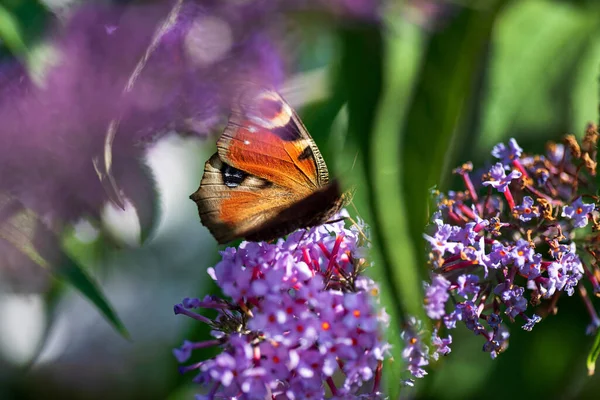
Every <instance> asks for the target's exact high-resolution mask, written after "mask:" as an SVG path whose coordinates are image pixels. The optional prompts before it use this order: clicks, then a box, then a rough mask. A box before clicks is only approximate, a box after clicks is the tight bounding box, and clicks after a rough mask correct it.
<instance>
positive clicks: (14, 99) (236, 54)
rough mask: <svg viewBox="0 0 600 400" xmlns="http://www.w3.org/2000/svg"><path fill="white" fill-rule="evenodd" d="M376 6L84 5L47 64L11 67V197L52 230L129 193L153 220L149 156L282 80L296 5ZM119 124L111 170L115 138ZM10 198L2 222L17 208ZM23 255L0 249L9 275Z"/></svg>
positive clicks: (6, 84)
mask: <svg viewBox="0 0 600 400" xmlns="http://www.w3.org/2000/svg"><path fill="white" fill-rule="evenodd" d="M377 4H378V2H377V1H375V0H355V1H348V0H335V1H333V2H325V1H322V0H309V1H306V2H305V1H301V2H285V1H265V0H253V1H244V2H235V1H227V2H224V1H223V2H214V1H192V0H185V1H181V2H178V1H169V2H153V3H151V4H128V5H115V4H87V5H83V6H80V7H78V8H75V9H73V10H72V12H71V13H70V15H69V16H68V18H67V19H64V20H56V21H55V24H54V26H53V27H52V31H51V34H50V35H49V36H48V40H47V44H48V48H51V49H52V50H51V51H47V53H45V54H47V56H46V57H43V58H42V57H40V59H42V60H43V61H44V62H42V63H41V64H43V68H39V69H40V71H38V70H37V69H36V71H35V74H34V72H32V71H29V72H28V71H26V70H25V68H23V67H22V66H20V65H18V64H16V63H15V62H5V63H4V64H3V65H1V66H0V90H1V91H2V95H1V96H0V119H1V120H2V128H1V130H0V140H1V141H2V146H1V148H2V149H3V150H0V174H1V175H2V181H1V182H0V192H1V193H2V196H3V197H5V198H7V199H9V200H10V201H11V202H16V203H18V204H19V209H25V210H31V211H33V212H34V213H35V214H36V215H37V216H39V217H40V219H41V220H43V221H44V222H45V223H47V224H48V225H49V227H51V229H50V231H58V230H59V229H60V227H62V226H64V224H65V223H71V222H74V221H76V220H78V219H79V218H81V217H86V218H91V219H95V218H98V217H99V215H100V211H101V209H102V206H103V205H104V204H105V203H106V202H107V201H113V202H115V203H116V204H118V205H120V206H122V205H123V204H122V203H123V200H124V199H126V200H128V201H129V202H130V203H131V204H132V205H133V206H134V207H135V208H136V211H137V214H138V216H139V218H140V220H141V222H142V224H144V221H150V220H152V218H153V213H154V210H155V207H154V201H156V193H155V191H154V184H153V180H152V177H151V174H150V173H149V171H148V170H147V168H146V166H145V165H144V163H143V157H144V152H145V151H146V149H147V148H148V146H149V145H151V144H152V143H154V142H155V141H156V140H157V139H158V138H160V137H161V136H162V135H164V134H165V133H168V132H170V131H173V130H175V131H177V132H183V133H191V134H196V135H200V136H203V137H205V136H207V135H209V134H211V133H214V132H215V129H216V128H217V127H218V126H219V124H221V123H222V122H223V121H224V118H225V117H226V116H227V114H228V112H229V110H230V105H231V102H232V99H233V98H234V96H235V93H236V91H238V90H239V86H241V85H244V84H245V83H252V84H254V85H262V86H266V87H273V88H278V87H279V86H281V84H282V83H283V81H284V78H285V65H286V63H287V62H286V61H287V60H286V59H285V57H284V56H283V54H284V52H283V49H284V45H285V44H286V43H285V33H286V27H287V26H286V24H285V21H286V20H285V17H286V13H287V12H288V11H294V10H298V9H303V8H310V9H314V10H317V11H320V12H331V11H332V10H333V9H334V8H335V12H336V14H339V15H340V16H348V15H352V16H354V17H357V18H366V19H368V20H371V19H372V18H373V15H375V14H376V10H377ZM332 7H333V8H332ZM167 16H173V18H172V19H171V20H168V19H167ZM159 28H160V29H159ZM36 68H37V66H36ZM115 121H117V122H118V123H117V124H116V125H115V126H116V127H117V129H116V131H115V135H114V141H113V142H112V145H111V146H110V147H109V148H110V156H111V164H110V170H108V166H107V165H105V162H104V160H105V156H106V154H105V141H106V137H107V131H108V127H109V124H111V123H114V122H115ZM4 205H5V202H4V201H2V202H0V216H2V215H4V214H8V215H7V216H6V218H0V223H2V224H4V223H5V221H6V219H7V218H10V217H11V216H12V215H13V214H10V213H9V211H10V208H9V207H7V208H5V207H4ZM0 229H4V228H2V225H0ZM30 240H32V238H30ZM39 242H40V243H42V242H47V243H50V242H54V240H53V239H50V238H39ZM7 246H10V244H7ZM13 253H15V252H10V251H9V252H1V254H0V266H2V267H1V268H0V271H2V270H5V271H7V272H6V273H3V272H0V277H1V278H6V277H7V276H10V275H11V273H10V272H8V270H9V268H13V267H12V265H13V264H15V263H16V264H19V263H26V262H28V259H27V257H23V256H21V252H17V253H15V254H16V255H17V256H19V257H18V258H20V261H15V259H14V256H15V254H13ZM49 261H50V264H52V260H49Z"/></svg>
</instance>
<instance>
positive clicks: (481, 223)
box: [411, 125, 600, 377]
mask: <svg viewBox="0 0 600 400" xmlns="http://www.w3.org/2000/svg"><path fill="white" fill-rule="evenodd" d="M597 138H598V133H597V130H596V127H595V126H592V125H590V126H589V128H588V130H587V132H586V135H585V137H584V139H583V141H582V144H581V145H580V144H579V143H578V142H577V141H576V140H575V138H574V137H572V136H568V137H567V138H566V139H565V141H564V143H561V144H555V143H551V144H549V146H548V153H547V155H545V156H544V155H527V154H525V153H523V149H521V147H519V145H518V144H517V142H516V140H514V139H510V141H509V142H508V144H507V145H506V144H503V143H501V144H498V145H496V146H495V147H494V149H493V150H492V155H493V156H494V157H495V158H496V159H497V162H495V164H493V165H492V166H491V168H489V170H488V171H487V172H485V173H484V174H483V176H482V179H481V181H480V182H474V181H473V180H472V179H471V178H472V173H471V171H472V165H471V164H470V163H467V164H464V165H463V166H461V167H460V168H457V169H456V170H455V171H454V172H455V173H456V174H458V175H459V176H460V177H461V178H462V180H463V182H464V184H465V190H463V191H456V192H450V193H448V194H439V195H438V209H437V211H436V212H435V213H434V215H433V218H432V222H433V223H432V226H431V228H432V229H431V231H430V232H429V233H428V234H425V235H424V238H425V240H426V243H427V247H428V253H429V262H430V265H431V268H432V269H431V272H430V273H431V280H430V281H429V282H425V283H424V289H425V298H424V307H425V311H426V314H427V316H428V317H429V318H430V319H432V320H433V324H434V326H435V327H436V329H439V330H443V329H446V330H447V329H453V328H455V327H456V326H457V324H458V323H462V324H464V325H465V326H466V327H467V328H468V329H469V330H471V331H473V332H474V333H475V334H476V335H478V336H481V337H482V338H483V339H484V344H483V350H484V351H486V352H488V353H490V355H491V356H492V358H495V357H496V356H497V355H498V354H499V353H500V352H502V351H503V350H505V349H506V347H507V346H508V338H509V331H508V327H507V323H508V322H511V323H512V322H515V321H520V324H521V326H522V328H523V329H525V330H527V331H530V330H532V329H533V327H534V326H535V325H536V324H537V323H539V322H540V321H541V320H542V317H544V316H546V315H548V314H549V313H552V312H554V310H555V305H556V302H557V301H558V299H559V297H560V296H561V295H564V294H566V295H568V296H571V295H573V294H574V293H575V290H579V294H580V295H581V296H582V298H583V300H584V303H585V305H586V307H587V309H588V311H589V312H590V316H591V319H592V325H591V328H590V329H589V330H590V331H593V330H594V329H596V328H597V327H598V321H599V319H598V316H597V314H596V311H595V310H594V307H593V306H592V304H591V300H590V299H589V298H588V296H587V294H586V293H587V292H586V290H585V289H584V288H583V282H584V279H583V278H584V277H585V278H587V279H586V281H588V282H589V284H591V286H592V289H593V292H594V293H595V294H599V293H600V285H599V284H598V277H599V276H600V269H598V268H597V267H596V264H597V262H596V261H597V260H598V257H597V255H596V248H597V244H596V243H597V238H596V236H597V235H596V234H594V233H593V232H597V231H598V230H599V227H600V226H599V224H598V222H597V221H598V215H599V214H598V211H597V207H596V203H597V202H598V198H597V197H596V196H594V195H589V194H587V193H590V192H591V193H593V191H594V189H593V186H592V185H591V182H592V179H591V177H593V176H594V175H595V169H596V162H595V159H596V150H595V148H596V142H597ZM590 221H591V222H592V229H589V228H587V229H582V228H585V227H586V226H588V224H590ZM590 233H591V235H590ZM575 239H577V240H575ZM576 243H577V244H576ZM586 260H591V262H589V263H588V261H586ZM436 341H439V340H438V339H436ZM420 349H422V348H420V347H418V345H417V344H416V343H415V345H414V346H413V348H412V350H411V351H413V353H414V354H415V356H414V359H415V360H416V361H415V363H414V368H415V372H416V373H414V374H413V375H414V376H415V377H419V375H422V374H423V373H424V371H423V370H422V366H423V365H425V364H426V362H425V360H426V358H424V357H421V358H419V356H418V355H417V354H421V353H424V352H423V351H422V350H420ZM425 353H426V352H425Z"/></svg>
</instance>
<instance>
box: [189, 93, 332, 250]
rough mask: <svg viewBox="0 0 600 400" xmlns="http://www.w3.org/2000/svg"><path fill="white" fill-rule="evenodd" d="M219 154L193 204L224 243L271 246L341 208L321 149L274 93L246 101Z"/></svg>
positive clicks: (221, 141) (221, 142)
mask: <svg viewBox="0 0 600 400" xmlns="http://www.w3.org/2000/svg"><path fill="white" fill-rule="evenodd" d="M217 148H218V151H217V153H215V154H214V155H213V156H212V157H211V158H210V159H209V160H208V161H207V162H206V164H205V171H204V175H203V177H202V181H201V183H200V188H199V189H198V191H196V192H195V193H194V194H193V195H192V196H190V197H191V198H192V199H193V200H194V201H195V202H196V203H197V205H198V210H199V213H200V219H201V221H202V223H203V224H204V225H205V226H206V227H208V229H209V230H210V231H211V233H212V234H213V236H214V237H215V238H216V239H217V241H218V242H219V243H226V242H229V241H231V240H233V239H235V238H238V237H246V238H248V239H250V240H269V239H273V238H275V237H278V236H282V235H285V234H287V233H289V232H291V231H293V230H294V229H297V228H299V227H308V226H313V225H317V224H319V223H322V222H325V220H326V219H327V218H329V216H330V215H332V214H333V213H335V212H336V211H337V210H339V208H340V207H341V206H342V200H341V196H340V193H339V188H338V186H337V183H335V184H330V183H329V174H328V171H327V167H326V165H325V162H324V160H323V157H322V156H321V153H320V152H319V149H318V148H317V146H316V144H315V143H314V141H313V140H312V138H311V137H310V135H309V134H308V132H307V131H306V128H305V127H304V126H303V125H302V123H301V122H300V119H299V118H298V116H297V115H296V113H295V112H294V111H293V110H292V108H291V107H290V106H289V105H288V104H287V103H286V102H285V101H284V100H283V99H282V98H281V97H280V96H279V95H278V94H277V93H275V92H272V91H260V92H258V94H255V95H254V96H253V97H251V98H250V99H245V100H242V101H240V103H238V106H236V108H234V109H233V114H232V116H231V118H230V121H229V123H228V126H227V127H226V129H225V131H224V133H223V134H222V135H221V137H220V139H219V140H218V142H217Z"/></svg>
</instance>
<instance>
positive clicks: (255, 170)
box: [217, 90, 329, 195]
mask: <svg viewBox="0 0 600 400" xmlns="http://www.w3.org/2000/svg"><path fill="white" fill-rule="evenodd" d="M217 148H218V153H219V156H220V157H221V159H222V160H223V162H225V163H227V164H229V165H231V166H233V167H235V168H238V169H240V170H242V171H245V172H247V173H249V174H252V175H255V176H259V177H261V178H264V179H266V180H268V181H269V182H273V183H274V184H275V185H278V186H281V187H287V188H290V189H293V192H294V193H297V194H298V195H306V194H308V193H310V192H312V191H313V190H316V189H317V188H319V187H322V186H324V185H326V184H327V182H328V181H329V172H328V171H327V166H326V165H325V161H324V160H323V156H322V155H321V152H320V151H319V148H318V147H317V145H316V144H315V141H314V140H313V139H312V137H311V136H310V135H309V134H308V131H307V130H306V128H305V127H304V125H303V124H302V122H301V121H300V118H299V117H298V115H297V114H296V112H295V111H294V110H293V109H292V108H291V107H290V105H289V104H287V103H286V102H285V101H284V100H283V99H282V98H281V96H279V94H277V93H276V92H274V91H268V90H263V91H260V92H258V93H254V92H253V91H250V92H249V93H246V94H245V95H244V96H240V99H239V101H238V102H237V103H236V107H235V108H234V109H233V113H232V116H231V118H230V122H229V124H228V126H227V128H225V131H224V132H223V134H222V135H221V137H220V138H219V140H218V142H217Z"/></svg>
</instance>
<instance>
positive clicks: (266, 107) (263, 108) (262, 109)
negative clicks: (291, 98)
mask: <svg viewBox="0 0 600 400" xmlns="http://www.w3.org/2000/svg"><path fill="white" fill-rule="evenodd" d="M258 111H259V113H260V116H261V117H263V118H265V119H271V120H272V119H276V118H277V117H278V116H279V115H280V114H281V112H282V111H283V103H281V101H278V100H275V99H262V100H261V101H260V104H259V105H258Z"/></svg>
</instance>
